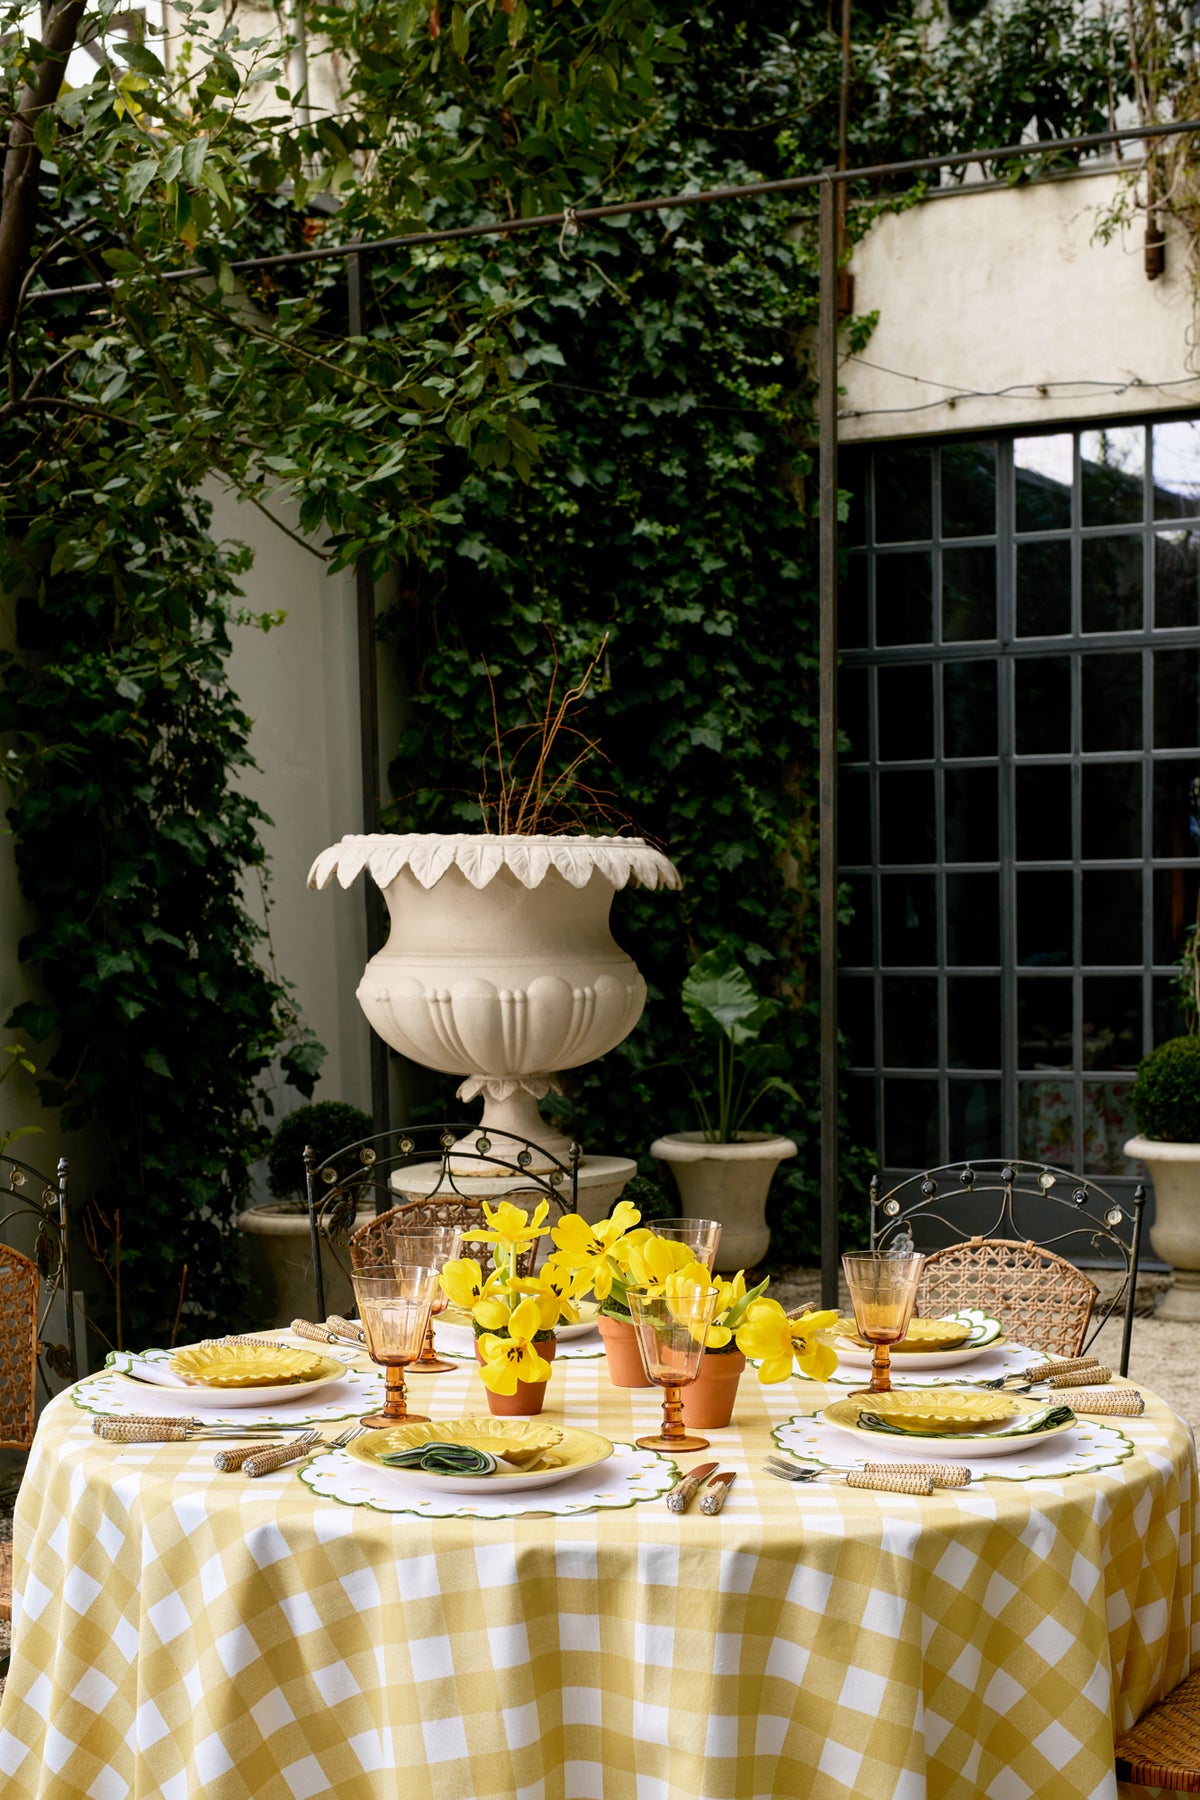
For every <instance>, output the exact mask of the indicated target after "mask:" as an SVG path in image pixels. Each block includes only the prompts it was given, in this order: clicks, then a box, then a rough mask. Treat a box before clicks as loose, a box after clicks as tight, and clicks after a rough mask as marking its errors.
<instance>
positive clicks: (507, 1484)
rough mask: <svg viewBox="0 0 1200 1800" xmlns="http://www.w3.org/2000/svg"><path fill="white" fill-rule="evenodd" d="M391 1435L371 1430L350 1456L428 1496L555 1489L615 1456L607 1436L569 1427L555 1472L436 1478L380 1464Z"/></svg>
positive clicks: (558, 1448)
mask: <svg viewBox="0 0 1200 1800" xmlns="http://www.w3.org/2000/svg"><path fill="white" fill-rule="evenodd" d="M447 1424H448V1431H447V1435H448V1436H449V1432H450V1431H451V1430H452V1429H453V1421H452V1420H450V1421H448V1422H447ZM394 1447H395V1446H394V1443H393V1442H392V1438H391V1433H390V1432H389V1430H388V1428H387V1427H386V1426H384V1427H382V1428H381V1429H380V1430H378V1431H368V1432H365V1433H364V1434H363V1436H362V1437H360V1438H356V1439H355V1440H354V1442H353V1443H352V1444H349V1445H347V1454H348V1455H349V1456H352V1457H353V1458H354V1459H355V1461H356V1462H361V1463H366V1465H367V1467H368V1468H369V1469H374V1470H375V1471H376V1472H377V1473H380V1474H384V1475H394V1476H395V1477H396V1480H397V1481H402V1482H408V1483H410V1484H411V1485H412V1486H413V1487H416V1488H420V1489H421V1490H422V1491H423V1492H425V1493H430V1494H432V1493H437V1494H476V1495H480V1494H485V1493H486V1494H515V1493H517V1492H522V1493H523V1492H524V1491H525V1490H526V1489H527V1488H540V1487H553V1486H554V1484H555V1483H556V1482H559V1481H569V1480H570V1478H571V1476H572V1475H578V1474H580V1473H581V1472H582V1471H583V1470H584V1469H593V1468H595V1466H596V1464H597V1463H602V1462H604V1461H605V1460H606V1459H607V1458H608V1457H610V1456H611V1455H612V1453H613V1447H612V1445H611V1444H610V1443H609V1441H608V1439H607V1438H606V1437H601V1436H600V1433H599V1432H598V1431H584V1430H583V1428H582V1427H581V1426H578V1425H568V1426H567V1427H566V1429H565V1430H564V1432H563V1435H562V1443H561V1444H560V1445H557V1446H556V1448H555V1454H557V1455H560V1456H561V1457H562V1458H563V1461H562V1462H561V1463H560V1465H559V1466H558V1467H557V1468H555V1469H531V1470H528V1471H526V1470H518V1472H517V1473H516V1474H514V1475H503V1474H500V1473H499V1472H497V1473H496V1474H494V1475H434V1474H431V1473H430V1471H429V1470H428V1469H393V1468H391V1467H389V1465H388V1464H387V1463H385V1462H380V1460H379V1458H380V1455H381V1453H383V1452H384V1451H386V1450H388V1449H389V1448H394Z"/></svg>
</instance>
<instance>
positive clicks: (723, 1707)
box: [0, 1360, 1200, 1800]
mask: <svg viewBox="0 0 1200 1800" xmlns="http://www.w3.org/2000/svg"><path fill="white" fill-rule="evenodd" d="M410 1387H412V1388H413V1389H417V1382H416V1380H413V1381H412V1382H410ZM419 1393H420V1396H421V1402H422V1403H423V1404H422V1405H421V1410H422V1411H430V1412H432V1413H434V1414H435V1415H436V1416H439V1417H443V1418H446V1417H453V1416H455V1415H462V1414H463V1413H464V1412H473V1411H482V1410H484V1405H485V1397H484V1391H483V1388H482V1386H481V1385H480V1383H479V1381H478V1377H477V1375H476V1373H475V1372H474V1371H473V1370H463V1371H460V1372H457V1373H455V1374H448V1375H442V1376H438V1377H436V1378H427V1379H426V1380H425V1381H424V1382H423V1383H422V1384H421V1386H420V1388H419ZM820 1397H821V1396H820V1393H819V1392H817V1391H815V1390H814V1388H813V1387H812V1385H811V1384H808V1383H801V1382H793V1381H789V1382H786V1383H784V1384H783V1385H782V1386H780V1387H776V1388H765V1389H764V1388H760V1387H759V1386H758V1384H757V1383H756V1382H755V1381H754V1380H753V1379H752V1378H751V1377H749V1374H748V1376H747V1378H745V1379H743V1382H742V1387H741V1393H740V1395H739V1399H738V1407H737V1414H736V1423H735V1425H734V1426H732V1427H730V1428H729V1429H727V1430H725V1431H719V1432H713V1433H712V1434H711V1437H712V1445H713V1448H712V1450H711V1451H710V1452H709V1453H707V1454H708V1456H710V1457H715V1458H717V1459H719V1461H720V1462H721V1464H722V1466H724V1467H727V1468H735V1469H737V1470H738V1471H739V1479H738V1481H737V1482H736V1484H735V1485H734V1487H733V1489H732V1492H731V1495H730V1498H729V1501H728V1503H727V1505H726V1507H725V1510H724V1512H723V1513H721V1514H720V1515H719V1516H718V1517H715V1518H706V1517H704V1516H702V1515H701V1514H699V1513H698V1512H697V1511H696V1510H695V1508H694V1507H693V1509H692V1511H690V1512H689V1513H687V1514H684V1515H683V1516H677V1515H675V1514H672V1513H670V1512H668V1510H667V1509H666V1507H665V1505H664V1503H663V1501H662V1500H661V1499H658V1500H655V1501H654V1502H651V1503H647V1504H644V1505H639V1506H636V1507H634V1508H632V1509H630V1510H628V1511H624V1512H605V1513H595V1514H590V1515H587V1516H584V1517H571V1518H546V1517H541V1518H539V1517H536V1516H527V1517H521V1518H517V1519H512V1520H481V1519H437V1520H429V1519H422V1518H417V1517H414V1516H411V1515H403V1514H402V1515H396V1514H382V1513H378V1512H375V1511H372V1510H371V1509H370V1508H367V1507H361V1506H358V1507H348V1506H343V1505H339V1504H337V1503H336V1502H334V1501H331V1500H321V1499H319V1498H317V1497H316V1496H315V1495H314V1494H313V1493H312V1492H311V1491H310V1490H309V1489H308V1488H306V1486H305V1485H304V1483H303V1482H302V1481H301V1480H300V1479H299V1476H298V1474H297V1472H296V1469H295V1468H294V1467H293V1468H291V1469H287V1470H282V1471H280V1472H278V1473H277V1474H276V1475H274V1476H269V1477H266V1478H263V1479H261V1480H258V1481H248V1480H246V1479H245V1478H244V1477H243V1476H241V1475H223V1476H219V1475H217V1474H215V1472H214V1470H213V1467H212V1448H213V1447H212V1445H211V1444H208V1445H205V1444H203V1443H195V1444H164V1445H152V1446H151V1445H134V1446H117V1445H113V1444H107V1443H104V1442H102V1441H100V1440H98V1439H97V1438H95V1437H94V1436H93V1435H92V1431H91V1419H90V1417H89V1416H88V1415H86V1414H82V1413H80V1412H79V1411H77V1410H76V1409H75V1408H74V1407H73V1406H72V1404H71V1400H70V1397H69V1395H66V1396H62V1397H60V1398H59V1399H58V1400H56V1401H55V1402H54V1403H53V1404H52V1405H51V1406H50V1407H49V1408H48V1409H47V1412H46V1415H45V1417H44V1419H43V1422H42V1425H41V1428H40V1430H39V1432H38V1436H37V1440H36V1443H35V1447H34V1451H33V1454H32V1457H31V1460H30V1464H29V1470H28V1474H27V1476H26V1480H25V1484H24V1486H23V1488H22V1491H21V1496H20V1499H19V1502H18V1508H17V1519H16V1578H17V1585H18V1601H17V1607H16V1619H15V1631H14V1651H13V1660H12V1668H11V1672H10V1676H9V1680H8V1686H7V1691H6V1693H5V1696H4V1700H3V1704H2V1707H0V1794H2V1795H3V1800H34V1797H36V1800H85V1797H86V1800H127V1797H129V1800H152V1797H153V1800H330V1797H332V1800H397V1797H398V1796H403V1797H404V1800H425V1797H429V1800H765V1797H768V1796H770V1797H775V1796H778V1797H781V1800H782V1797H784V1796H786V1797H787V1800H805V1797H808V1796H811V1797H812V1800H851V1797H853V1800H922V1796H925V1795H928V1796H931V1797H933V1800H973V1797H975V1796H984V1797H986V1800H1027V1797H1028V1796H1036V1800H1116V1793H1117V1789H1116V1785H1115V1781H1114V1777H1113V1763H1112V1745H1113V1730H1114V1725H1116V1726H1117V1727H1123V1726H1125V1725H1126V1724H1127V1723H1129V1722H1130V1721H1131V1720H1132V1719H1133V1718H1134V1717H1135V1716H1136V1715H1138V1714H1139V1713H1140V1712H1141V1711H1143V1710H1144V1708H1145V1707H1146V1706H1147V1705H1149V1704H1150V1703H1151V1702H1152V1701H1153V1700H1154V1699H1156V1698H1157V1697H1159V1696H1160V1695H1161V1694H1163V1693H1165V1692H1166V1691H1167V1690H1168V1689H1169V1688H1170V1687H1171V1686H1172V1685H1173V1684H1174V1683H1175V1682H1176V1681H1177V1680H1178V1679H1179V1678H1180V1677H1181V1676H1182V1675H1184V1674H1185V1673H1186V1672H1187V1671H1188V1670H1189V1668H1190V1667H1191V1666H1192V1663H1193V1660H1195V1661H1196V1662H1197V1663H1200V1644H1198V1643H1197V1641H1196V1640H1197V1624H1196V1621H1197V1618H1198V1617H1200V1613H1198V1611H1197V1608H1196V1605H1195V1601H1196V1588H1197V1549H1196V1540H1195V1535H1194V1534H1195V1530H1196V1516H1195V1508H1196V1467H1195V1453H1194V1447H1193V1445H1192V1442H1191V1435H1190V1433H1189V1432H1188V1430H1187V1428H1186V1427H1185V1426H1184V1425H1183V1424H1182V1423H1181V1422H1180V1421H1179V1419H1178V1418H1177V1416H1176V1415H1175V1414H1174V1413H1173V1412H1171V1411H1170V1410H1169V1409H1168V1408H1167V1407H1165V1406H1163V1405H1162V1404H1161V1403H1159V1402H1156V1401H1153V1400H1151V1401H1150V1404H1149V1405H1148V1408H1147V1411H1146V1413H1145V1414H1144V1415H1143V1416H1142V1417H1141V1418H1138V1419H1131V1420H1120V1421H1117V1422H1116V1423H1118V1424H1119V1425H1120V1428H1121V1429H1122V1430H1126V1429H1127V1430H1128V1433H1129V1435H1130V1437H1131V1438H1132V1439H1133V1440H1134V1441H1135V1443H1136V1445H1137V1451H1136V1454H1135V1455H1134V1456H1132V1457H1131V1458H1129V1459H1128V1460H1127V1461H1125V1462H1124V1463H1122V1464H1121V1465H1120V1466H1119V1467H1116V1468H1114V1469H1110V1470H1104V1471H1100V1472H1097V1473H1091V1474H1079V1475H1074V1476H1068V1477H1063V1478H1059V1479H1052V1480H1051V1479H1047V1480H1041V1481H1037V1482H1031V1483H1028V1484H1021V1483H1017V1482H1005V1481H999V1480H985V1481H982V1482H978V1483H976V1484H974V1485H973V1486H971V1487H970V1488H968V1489H966V1490H960V1491H940V1492H938V1493H936V1494H935V1495H934V1496H933V1497H932V1498H929V1499H918V1498H915V1497H910V1496H905V1495H899V1494H879V1493H872V1492H869V1491H861V1490H851V1489H847V1488H845V1487H844V1486H842V1485H840V1484H839V1483H838V1482H837V1481H836V1479H835V1478H822V1479H821V1480H820V1481H818V1482H815V1483H812V1484H811V1485H808V1486H792V1485H790V1484H787V1483H784V1482H781V1481H774V1480H771V1479H770V1478H768V1477H766V1476H764V1475H762V1474H760V1473H759V1465H760V1463H761V1460H762V1456H763V1453H764V1452H765V1451H766V1450H768V1449H769V1448H770V1447H771V1440H770V1428H771V1425H772V1423H782V1422H784V1421H786V1420H787V1419H788V1418H789V1417H791V1416H792V1415H793V1414H795V1413H798V1412H801V1411H804V1410H808V1409H810V1408H811V1407H812V1406H813V1404H814V1403H816V1402H818V1401H819V1400H820ZM659 1400H660V1396H659V1394H658V1393H657V1391H655V1390H640V1391H637V1390H635V1391H633V1392H629V1391H625V1390H619V1389H614V1388H613V1387H611V1385H610V1384H609V1383H608V1381H607V1376H606V1367H605V1364H604V1363H602V1362H592V1361H586V1360H575V1361H572V1362H571V1363H569V1364H562V1365H559V1366H558V1367H556V1369H555V1372H554V1376H553V1379H552V1383H551V1387H550V1392H549V1396H548V1401H547V1416H549V1417H554V1416H559V1417H562V1418H565V1419H566V1420H568V1421H570V1422H571V1423H575V1424H580V1425H590V1426H596V1427H598V1428H599V1429H600V1430H601V1431H603V1432H605V1433H606V1434H607V1435H608V1436H609V1437H611V1438H614V1439H621V1440H625V1441H628V1440H629V1439H630V1438H631V1437H633V1436H634V1435H636V1434H637V1433H638V1432H644V1431H647V1430H650V1429H653V1427H654V1426H655V1424H656V1422H657V1420H658V1418H659V1413H660V1408H659ZM689 1460H695V1459H689ZM531 1498H532V1497H531Z"/></svg>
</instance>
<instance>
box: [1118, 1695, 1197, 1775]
mask: <svg viewBox="0 0 1200 1800" xmlns="http://www.w3.org/2000/svg"><path fill="white" fill-rule="evenodd" d="M1117 1780H1118V1781H1125V1782H1128V1783H1129V1785H1130V1786H1131V1787H1146V1788H1168V1789H1169V1790H1170V1791H1171V1792H1172V1793H1175V1794H1200V1671H1197V1673H1196V1674H1194V1675H1186V1676H1185V1677H1184V1679H1183V1680H1182V1681H1181V1682H1180V1683H1179V1685H1178V1687H1174V1688H1172V1689H1171V1692H1170V1693H1169V1694H1168V1695H1167V1697H1166V1699H1165V1700H1160V1701H1159V1702H1158V1705H1157V1706H1152V1707H1151V1708H1150V1711H1149V1712H1148V1713H1147V1714H1146V1716H1145V1718H1144V1719H1139V1720H1138V1722H1137V1724H1136V1725H1135V1726H1134V1727H1133V1729H1132V1731H1126V1732H1125V1733H1123V1735H1122V1736H1121V1737H1119V1738H1118V1739H1117Z"/></svg>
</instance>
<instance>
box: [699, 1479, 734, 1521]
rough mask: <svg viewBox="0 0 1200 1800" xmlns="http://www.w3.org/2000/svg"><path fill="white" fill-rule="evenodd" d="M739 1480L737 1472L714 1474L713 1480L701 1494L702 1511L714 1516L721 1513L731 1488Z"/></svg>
mask: <svg viewBox="0 0 1200 1800" xmlns="http://www.w3.org/2000/svg"><path fill="white" fill-rule="evenodd" d="M736 1480H737V1476H736V1474H732V1475H714V1476H713V1478H712V1481H711V1482H710V1483H709V1485H708V1487H707V1488H706V1489H705V1491H704V1493H703V1494H701V1496H700V1511H701V1512H702V1513H707V1514H708V1516H709V1518H712V1517H713V1516H714V1515H715V1514H716V1513H719V1512H720V1510H721V1508H722V1507H723V1506H724V1504H725V1501H726V1499H727V1497H728V1494H729V1490H730V1488H731V1487H732V1486H733V1484H734V1482H735V1481H736Z"/></svg>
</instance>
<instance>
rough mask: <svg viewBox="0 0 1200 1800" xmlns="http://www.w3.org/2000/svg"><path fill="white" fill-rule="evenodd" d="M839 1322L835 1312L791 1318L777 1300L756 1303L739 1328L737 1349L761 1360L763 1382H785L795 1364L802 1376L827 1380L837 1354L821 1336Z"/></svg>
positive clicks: (761, 1379) (752, 1304)
mask: <svg viewBox="0 0 1200 1800" xmlns="http://www.w3.org/2000/svg"><path fill="white" fill-rule="evenodd" d="M836 1323H837V1314H836V1312H811V1313H804V1314H802V1315H801V1317H800V1318H798V1319H789V1318H788V1316H787V1314H786V1313H785V1312H784V1310H783V1308H782V1306H780V1304H779V1302H778V1300H754V1301H752V1303H751V1304H750V1305H749V1307H748V1308H747V1309H746V1312H745V1315H744V1317H743V1319H742V1322H741V1324H740V1325H739V1326H738V1329H737V1347H738V1349H739V1350H741V1351H742V1352H743V1353H744V1354H745V1355H746V1356H750V1357H754V1358H755V1359H758V1358H761V1359H762V1360H761V1363H760V1365H759V1371H758V1379H759V1380H760V1381H763V1382H773V1381H786V1380H787V1378H788V1376H789V1375H790V1374H791V1373H792V1366H793V1363H794V1362H795V1363H799V1365H800V1370H801V1373H802V1374H804V1375H811V1376H812V1378H813V1380H814V1381H824V1380H825V1379H826V1377H827V1376H829V1375H832V1374H833V1371H834V1370H835V1369H836V1368H837V1352H836V1350H834V1349H832V1348H831V1347H830V1346H829V1345H828V1344H826V1343H823V1342H822V1340H821V1337H820V1333H821V1332H823V1331H828V1330H829V1328H830V1326H831V1325H834V1324H836Z"/></svg>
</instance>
